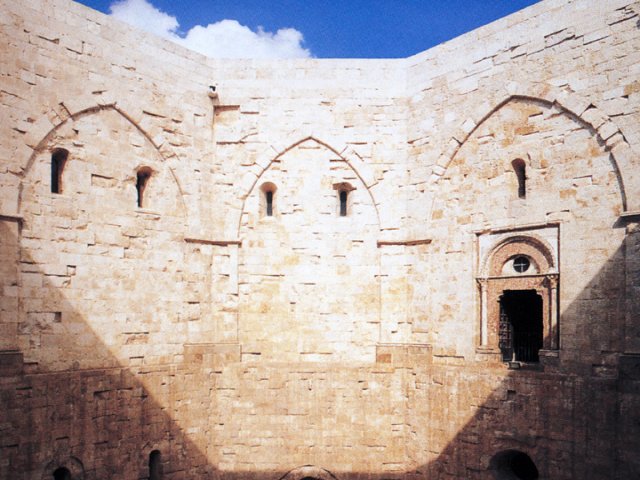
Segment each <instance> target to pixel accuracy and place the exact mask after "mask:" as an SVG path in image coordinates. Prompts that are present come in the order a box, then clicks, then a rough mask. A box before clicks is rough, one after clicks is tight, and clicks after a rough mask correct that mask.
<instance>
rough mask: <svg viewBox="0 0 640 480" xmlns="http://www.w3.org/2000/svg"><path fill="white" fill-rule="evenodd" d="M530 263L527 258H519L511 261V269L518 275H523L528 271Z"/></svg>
mask: <svg viewBox="0 0 640 480" xmlns="http://www.w3.org/2000/svg"><path fill="white" fill-rule="evenodd" d="M530 266H531V261H529V259H528V258H527V257H524V256H519V257H516V258H514V259H513V269H514V270H515V271H516V272H518V273H524V272H526V271H527V270H529V267H530Z"/></svg>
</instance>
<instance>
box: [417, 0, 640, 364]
mask: <svg viewBox="0 0 640 480" xmlns="http://www.w3.org/2000/svg"><path fill="white" fill-rule="evenodd" d="M638 8H639V6H638V4H637V2H629V1H626V2H625V1H621V2H606V3H602V2H600V3H598V4H597V5H595V4H592V3H591V2H582V1H575V2H560V1H558V2H544V3H540V4H537V5H534V6H532V7H530V8H528V9H526V10H523V11H522V12H519V13H517V14H514V15H512V16H510V17H507V18H505V19H502V20H500V21H498V22H495V23H493V24H491V25H488V26H486V27H483V28H481V29H478V30H476V31H474V32H472V33H471V34H469V35H465V36H463V37H460V38H457V39H455V40H452V41H451V42H447V43H446V44H443V45H440V46H438V47H436V48H434V49H431V50H429V51H427V52H424V53H421V54H418V55H416V56H414V57H411V58H410V59H408V62H409V65H408V77H407V84H408V91H407V95H408V99H409V112H410V113H409V118H410V119H411V120H410V122H409V124H408V125H409V131H408V144H409V145H410V147H409V148H410V150H409V152H408V157H407V159H408V165H409V172H410V180H409V187H408V190H409V191H410V193H408V195H407V196H408V208H407V211H408V212H410V216H411V220H410V221H409V222H408V224H407V225H408V227H409V226H414V227H409V228H413V229H414V230H415V229H417V230H418V232H417V233H414V234H413V236H415V237H432V238H434V239H435V241H434V242H433V243H432V245H431V246H430V248H429V249H428V250H427V251H428V253H427V257H426V259H425V262H424V265H425V267H424V268H425V270H424V271H423V272H422V273H421V276H420V278H421V279H422V280H421V281H422V282H424V283H425V285H427V287H426V288H427V290H428V292H429V295H428V299H427V298H425V296H424V294H418V295H411V296H409V302H408V303H407V305H409V307H408V308H409V309H410V310H414V311H420V312H422V313H423V314H422V315H418V316H416V318H415V319H413V320H412V324H411V332H412V334H411V338H413V339H414V341H415V340H419V339H425V338H426V340H425V341H427V342H429V343H433V345H434V347H435V350H434V354H435V355H436V356H438V355H439V352H438V349H440V350H441V352H440V353H442V355H444V356H445V357H447V358H452V359H453V358H457V357H460V356H464V357H466V358H469V357H471V356H473V352H474V349H475V348H476V347H477V346H478V345H479V338H480V337H479V335H480V332H479V325H478V323H477V319H478V318H479V315H480V312H479V310H480V306H479V303H480V295H479V292H478V287H477V285H475V284H474V282H475V280H476V278H477V277H478V275H479V268H478V265H479V264H480V263H481V262H482V261H484V260H485V259H483V258H476V254H477V250H476V241H477V238H476V237H477V235H479V234H480V233H481V232H483V231H490V230H491V229H496V228H498V229H505V230H508V229H512V231H513V232H514V235H515V234H516V233H517V232H518V229H520V233H522V228H523V227H526V226H531V225H545V224H551V223H554V222H559V223H560V245H561V252H560V258H559V267H560V268H559V271H560V286H559V300H558V302H559V308H560V312H559V315H560V321H561V326H560V342H561V344H562V348H561V350H562V353H561V355H560V357H561V359H562V361H566V362H567V363H573V362H578V363H582V364H583V365H582V367H581V368H586V369H589V368H591V366H592V365H594V364H603V363H608V362H609V361H610V357H608V352H612V351H625V349H626V351H629V352H631V351H636V349H637V346H636V345H635V340H632V339H631V338H629V337H628V336H626V339H625V335H626V334H625V333H624V332H625V331H629V329H630V328H632V329H633V327H631V326H630V322H629V321H628V320H624V318H625V317H626V318H627V319H628V318H629V317H628V314H625V311H627V312H628V309H629V306H625V303H626V304H627V305H631V304H633V305H635V300H634V299H635V295H633V293H632V292H631V291H630V290H628V287H624V286H623V285H622V284H623V283H624V281H625V280H623V278H624V276H623V275H621V274H620V273H621V272H622V271H623V270H625V271H626V272H627V274H630V273H631V272H635V271H636V267H635V266H634V264H633V260H632V259H631V257H630V256H628V255H625V253H624V251H625V247H624V246H623V245H624V243H625V238H626V237H627V235H628V232H626V231H625V228H628V227H626V225H628V219H629V218H630V217H629V216H627V215H626V214H628V213H630V212H631V213H633V212H636V211H637V210H638V204H637V198H638V195H637V186H636V185H637V178H636V173H635V172H637V171H638V168H637V158H638V130H637V129H638V127H637V125H638V102H637V94H636V93H634V90H635V85H636V77H637V60H638V57H637V45H638V41H639V32H638V28H637V21H638ZM614 52H615V53H614ZM516 159H522V160H523V161H524V164H525V166H526V182H527V186H526V188H527V194H526V199H521V198H519V196H518V181H517V174H516V172H515V170H514V167H513V165H512V162H513V161H514V160H516ZM454 184H456V185H458V187H453V185H454ZM452 187H453V188H452ZM465 199H466V200H465ZM625 219H627V220H625ZM525 230H526V228H525ZM456 259H457V260H456ZM585 259H589V260H588V261H587V262H585ZM630 262H631V263H630ZM445 263H446V265H447V266H448V268H446V269H443V268H441V266H442V265H444V264H445ZM631 275H635V274H633V273H631ZM434 278H439V280H436V281H434ZM445 278H446V280H444V279H445ZM443 284H446V285H450V286H451V288H446V289H443V288H441V285H443ZM470 311H472V312H474V313H473V315H468V312H470ZM427 312H428V313H427ZM463 312H464V313H463ZM469 317H471V318H469ZM474 320H476V322H475V324H474ZM631 323H633V322H631ZM430 327H431V328H430ZM470 327H473V328H470ZM603 329H604V330H606V332H607V333H604V332H602V330H603ZM594 330H599V331H601V333H602V335H591V334H592V333H593V332H594ZM425 331H429V334H427V335H426V334H425V333H424V332H425ZM586 332H589V334H588V335H587V334H586ZM436 338H437V340H436ZM595 338H597V340H594V339H595ZM614 362H615V361H614ZM576 368H578V367H577V366H576Z"/></svg>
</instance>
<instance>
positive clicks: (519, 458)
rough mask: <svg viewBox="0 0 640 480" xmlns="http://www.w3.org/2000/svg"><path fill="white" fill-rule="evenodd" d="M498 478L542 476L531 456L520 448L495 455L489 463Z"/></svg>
mask: <svg viewBox="0 0 640 480" xmlns="http://www.w3.org/2000/svg"><path fill="white" fill-rule="evenodd" d="M489 469H490V470H491V471H493V475H494V478H495V479H496V480H537V479H538V478H539V476H540V474H539V473H538V468H537V467H536V464H535V463H533V460H531V457H530V456H529V455H527V454H526V453H524V452H520V451H518V450H505V451H502V452H500V453H497V454H496V455H494V456H493V458H492V459H491V461H490V463H489Z"/></svg>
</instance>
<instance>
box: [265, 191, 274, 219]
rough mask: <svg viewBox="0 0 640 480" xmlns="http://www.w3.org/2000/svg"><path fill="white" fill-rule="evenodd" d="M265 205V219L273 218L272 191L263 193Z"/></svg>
mask: <svg viewBox="0 0 640 480" xmlns="http://www.w3.org/2000/svg"><path fill="white" fill-rule="evenodd" d="M264 195H265V200H266V204H267V217H272V216H273V191H271V190H268V191H266V192H265V193H264Z"/></svg>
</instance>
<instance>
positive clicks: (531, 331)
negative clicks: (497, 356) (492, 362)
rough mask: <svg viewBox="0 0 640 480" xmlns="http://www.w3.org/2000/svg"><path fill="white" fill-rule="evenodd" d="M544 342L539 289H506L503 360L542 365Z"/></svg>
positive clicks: (502, 317) (503, 298)
mask: <svg viewBox="0 0 640 480" xmlns="http://www.w3.org/2000/svg"><path fill="white" fill-rule="evenodd" d="M542 342H543V335H542V297H541V296H540V295H538V294H537V293H536V291H535V290H505V291H504V292H503V294H502V296H501V297H500V337H499V346H500V351H501V352H502V360H503V361H505V362H508V361H517V362H538V361H539V355H538V352H539V351H540V349H541V348H542V345H543V343H542Z"/></svg>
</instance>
